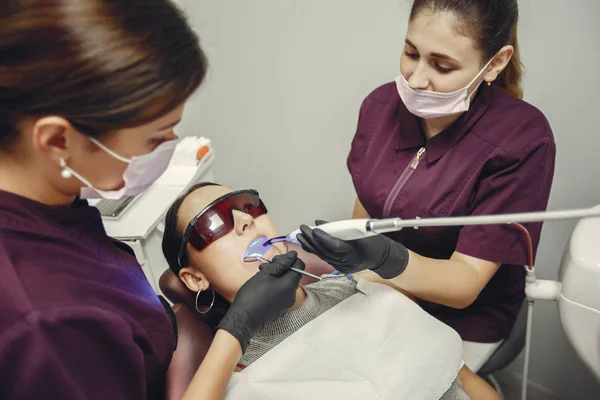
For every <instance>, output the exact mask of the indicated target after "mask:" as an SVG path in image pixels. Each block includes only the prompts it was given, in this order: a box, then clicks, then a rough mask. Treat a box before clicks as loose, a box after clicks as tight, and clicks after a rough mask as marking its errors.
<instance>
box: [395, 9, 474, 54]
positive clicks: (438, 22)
mask: <svg viewBox="0 0 600 400" xmlns="http://www.w3.org/2000/svg"><path fill="white" fill-rule="evenodd" d="M464 29H466V27H465V28H463V27H461V24H460V21H458V20H457V19H456V16H455V15H454V14H452V13H449V12H441V13H430V12H422V13H419V14H417V15H416V16H415V17H414V18H413V20H412V21H411V22H410V23H409V24H408V30H407V32H406V39H407V40H408V41H410V42H411V43H413V44H414V45H415V46H416V47H417V50H418V51H419V53H422V54H431V53H439V54H446V55H448V56H450V57H452V58H453V59H455V60H458V61H464V60H465V59H467V60H469V59H470V58H472V57H473V56H474V53H475V56H477V55H478V52H477V51H476V50H477V49H476V48H475V42H474V41H473V39H472V38H471V37H470V36H468V35H467V34H468V32H463V31H464Z"/></svg>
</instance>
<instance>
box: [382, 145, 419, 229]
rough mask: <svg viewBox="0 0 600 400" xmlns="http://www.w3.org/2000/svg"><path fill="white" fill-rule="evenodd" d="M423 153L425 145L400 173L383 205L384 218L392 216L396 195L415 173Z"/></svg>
mask: <svg viewBox="0 0 600 400" xmlns="http://www.w3.org/2000/svg"><path fill="white" fill-rule="evenodd" d="M423 154H425V147H421V148H420V149H419V151H418V152H417V154H416V155H415V157H414V158H413V159H412V161H411V162H410V164H409V165H408V166H407V167H406V169H405V170H404V171H403V172H402V174H401V175H400V178H398V181H397V182H396V184H395V185H394V187H393V188H392V191H391V192H390V194H389V196H388V198H387V199H386V200H385V204H384V205H383V217H384V218H389V217H390V212H391V211H392V205H393V204H394V200H396V197H398V194H399V193H400V191H401V190H402V188H403V187H404V185H405V184H406V181H408V178H410V176H411V175H412V174H413V172H414V171H415V170H416V169H417V167H418V166H419V162H420V161H421V158H423Z"/></svg>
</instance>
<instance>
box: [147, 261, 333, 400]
mask: <svg viewBox="0 0 600 400" xmlns="http://www.w3.org/2000/svg"><path fill="white" fill-rule="evenodd" d="M306 270H307V271H308V272H311V273H313V274H315V275H317V276H319V275H322V274H327V273H330V272H332V271H333V268H324V267H320V268H315V267H312V268H311V267H307V268H306ZM312 282H314V280H313V279H311V278H309V277H306V276H305V277H303V278H302V280H301V281H300V284H302V285H306V284H309V283H312ZM158 285H159V287H160V289H161V290H162V292H163V294H164V295H165V297H166V298H167V299H169V300H170V301H171V302H172V303H173V307H172V309H173V314H174V315H175V320H176V321H177V348H176V349H175V353H174V354H173V358H172V360H171V364H170V365H169V369H168V371H167V381H166V396H165V399H166V400H176V399H177V400H178V399H180V398H181V396H182V395H183V393H184V392H185V389H186V387H187V386H188V384H189V383H190V381H191V380H192V377H193V376H194V374H195V373H196V370H197V369H198V367H199V366H200V363H202V360H203V359H204V356H205V355H206V353H207V352H208V349H209V347H210V344H211V342H212V339H213V332H212V330H211V329H210V327H209V326H208V325H207V324H206V323H205V322H204V321H203V320H202V319H201V318H200V315H199V314H198V313H196V311H195V305H194V300H195V294H194V293H193V292H191V291H190V290H188V288H186V287H185V286H184V285H183V283H181V281H180V280H179V278H177V277H176V276H175V274H173V272H171V270H166V271H165V272H163V273H162V275H161V277H160V279H159V282H158Z"/></svg>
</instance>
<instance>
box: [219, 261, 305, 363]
mask: <svg viewBox="0 0 600 400" xmlns="http://www.w3.org/2000/svg"><path fill="white" fill-rule="evenodd" d="M292 267H294V268H297V269H302V270H304V268H305V265H304V263H303V262H302V260H300V259H299V258H298V254H297V253H296V252H295V251H290V252H289V253H287V254H283V255H279V256H275V257H274V258H273V262H271V263H265V264H261V265H260V267H259V268H260V271H258V273H257V274H256V275H254V276H253V277H252V278H250V279H249V280H248V281H247V282H246V283H245V284H244V285H243V286H242V287H241V288H240V290H239V292H238V293H237V295H236V296H235V299H234V300H233V304H231V306H230V307H229V310H228V311H227V314H225V316H224V317H223V319H222V320H221V322H220V323H219V325H218V326H217V329H224V330H226V331H227V332H229V333H231V334H232V335H233V336H234V337H235V338H236V339H237V340H239V342H240V344H241V345H242V351H243V352H245V351H246V347H247V346H248V343H250V339H251V338H252V337H253V336H254V335H255V334H256V332H258V331H259V330H261V329H262V328H263V327H264V326H265V325H267V324H268V323H270V322H272V321H273V320H274V319H276V318H278V317H279V316H281V315H282V314H283V313H285V312H286V311H287V310H289V309H290V307H292V306H293V305H294V301H295V299H296V290H297V289H298V284H299V283H300V278H302V276H301V275H300V274H298V273H297V272H294V271H291V270H290V268H292Z"/></svg>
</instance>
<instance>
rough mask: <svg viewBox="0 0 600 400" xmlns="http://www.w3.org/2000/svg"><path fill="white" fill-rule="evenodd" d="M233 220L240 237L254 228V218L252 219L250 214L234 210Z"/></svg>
mask: <svg viewBox="0 0 600 400" xmlns="http://www.w3.org/2000/svg"><path fill="white" fill-rule="evenodd" d="M233 220H234V226H235V231H236V233H237V234H238V235H241V234H242V233H244V232H245V231H246V230H248V229H250V228H252V227H253V226H254V218H252V216H251V215H250V214H246V213H245V212H241V211H237V210H234V211H233Z"/></svg>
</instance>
